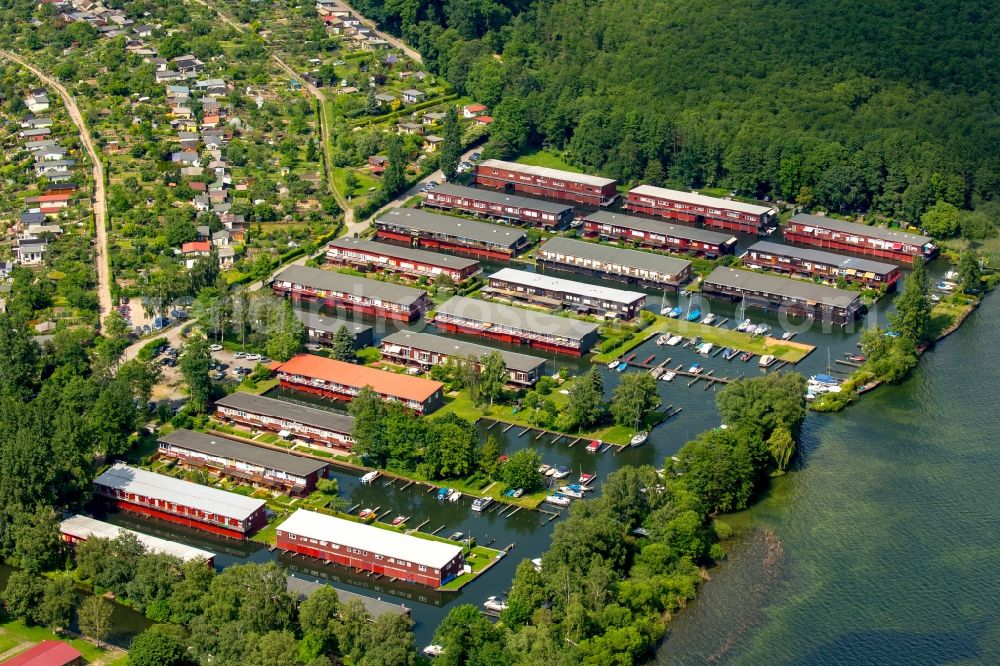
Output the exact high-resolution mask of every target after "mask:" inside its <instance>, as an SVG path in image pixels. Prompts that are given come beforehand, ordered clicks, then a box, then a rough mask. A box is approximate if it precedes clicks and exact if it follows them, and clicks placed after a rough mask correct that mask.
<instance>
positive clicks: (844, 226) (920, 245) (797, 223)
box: [784, 213, 939, 264]
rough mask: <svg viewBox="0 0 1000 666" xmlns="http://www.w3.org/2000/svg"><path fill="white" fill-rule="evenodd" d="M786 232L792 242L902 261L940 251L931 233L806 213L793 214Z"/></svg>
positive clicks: (935, 253)
mask: <svg viewBox="0 0 1000 666" xmlns="http://www.w3.org/2000/svg"><path fill="white" fill-rule="evenodd" d="M784 235H785V240H787V241H789V242H791V243H801V244H802V245H813V246H815V247H822V248H825V249H828V250H835V251H838V252H855V253H857V254H867V255H869V256H873V257H880V258H882V259H888V260H890V261H896V262H899V263H901V264H912V263H913V262H914V261H916V260H917V259H924V260H929V259H933V258H934V257H936V256H937V255H938V252H939V248H938V246H937V245H935V244H934V243H933V242H932V241H931V239H930V237H928V236H920V235H918V234H911V233H909V232H906V231H901V230H899V229H887V228H885V227H877V226H868V225H867V224H858V223H856V222H845V221H844V220H835V219H832V218H829V217H821V216H819V215H807V214H806V213H799V214H798V215H794V216H792V218H791V219H790V220H788V222H787V223H786V224H785V231H784Z"/></svg>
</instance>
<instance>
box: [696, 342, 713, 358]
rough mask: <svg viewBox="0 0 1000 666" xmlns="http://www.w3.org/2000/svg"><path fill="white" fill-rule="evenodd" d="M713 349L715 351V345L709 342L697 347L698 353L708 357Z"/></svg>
mask: <svg viewBox="0 0 1000 666" xmlns="http://www.w3.org/2000/svg"><path fill="white" fill-rule="evenodd" d="M713 349H715V345H713V344H712V343H711V342H704V343H702V344H701V346H699V347H698V353H699V354H703V355H705V356H708V355H709V354H711V353H712V350H713Z"/></svg>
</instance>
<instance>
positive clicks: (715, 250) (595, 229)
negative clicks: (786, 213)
mask: <svg viewBox="0 0 1000 666" xmlns="http://www.w3.org/2000/svg"><path fill="white" fill-rule="evenodd" d="M584 235H586V236H589V237H591V238H593V237H596V236H599V237H601V238H604V239H605V240H626V241H629V242H632V243H636V244H638V245H642V246H645V247H652V248H667V249H669V250H672V251H675V252H694V253H696V254H719V255H721V254H726V253H728V252H730V251H732V249H733V248H731V247H727V246H723V245H720V244H714V243H705V242H702V241H698V240H691V239H688V238H677V237H674V236H670V235H667V234H663V235H664V237H665V239H666V240H665V242H663V243H659V242H655V241H654V240H652V239H651V238H649V232H645V233H644V235H643V236H642V237H639V236H635V235H633V234H632V233H631V232H630V230H629V229H628V228H626V227H617V226H614V227H612V230H611V232H610V233H609V232H608V231H607V230H605V229H602V225H601V224H600V223H599V222H594V221H590V220H588V221H586V222H584ZM734 247H735V246H734Z"/></svg>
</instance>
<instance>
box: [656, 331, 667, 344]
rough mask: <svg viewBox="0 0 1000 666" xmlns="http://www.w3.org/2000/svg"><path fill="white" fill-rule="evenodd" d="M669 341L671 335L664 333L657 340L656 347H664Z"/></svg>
mask: <svg viewBox="0 0 1000 666" xmlns="http://www.w3.org/2000/svg"><path fill="white" fill-rule="evenodd" d="M669 339H670V334H669V333H664V334H663V335H661V336H660V337H658V338H656V346H657V347H662V346H663V345H665V344H667V340H669Z"/></svg>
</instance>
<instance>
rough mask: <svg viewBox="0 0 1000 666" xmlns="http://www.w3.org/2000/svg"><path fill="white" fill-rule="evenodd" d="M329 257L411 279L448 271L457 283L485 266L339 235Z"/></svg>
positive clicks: (334, 261) (328, 248) (332, 261)
mask: <svg viewBox="0 0 1000 666" xmlns="http://www.w3.org/2000/svg"><path fill="white" fill-rule="evenodd" d="M326 261H327V263H330V264H336V265H342V266H353V267H356V268H359V269H361V270H364V271H366V272H371V271H373V270H378V271H387V272H390V273H399V274H400V275H403V276H405V277H408V278H411V279H419V278H428V279H430V280H434V279H436V278H437V277H438V276H440V275H447V276H448V277H449V278H451V279H452V281H453V282H455V283H457V284H460V283H462V282H465V281H466V280H468V279H469V278H471V277H473V276H475V275H478V274H479V273H481V272H482V270H483V269H482V267H480V265H479V262H478V261H476V260H475V259H468V258H466V257H456V256H454V255H450V254H444V253H441V252H431V251H429V250H421V249H418V248H414V247H409V246H402V245H396V244H393V243H379V242H377V241H370V240H364V239H362V238H346V237H345V238H338V239H336V240H334V241H332V242H331V243H330V244H329V245H327V246H326Z"/></svg>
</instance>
